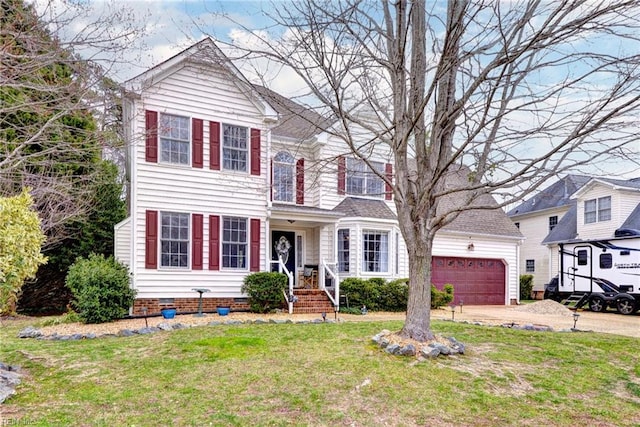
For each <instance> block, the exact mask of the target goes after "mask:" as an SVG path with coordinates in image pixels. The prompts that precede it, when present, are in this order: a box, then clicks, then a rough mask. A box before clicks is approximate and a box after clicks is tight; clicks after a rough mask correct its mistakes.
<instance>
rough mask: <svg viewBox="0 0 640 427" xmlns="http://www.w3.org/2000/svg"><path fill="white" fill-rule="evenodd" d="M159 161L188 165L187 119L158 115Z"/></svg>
mask: <svg viewBox="0 0 640 427" xmlns="http://www.w3.org/2000/svg"><path fill="white" fill-rule="evenodd" d="M158 135H159V137H160V161H162V162H166V163H174V164H179V165H188V164H189V151H190V150H189V147H190V145H191V134H190V130H189V118H188V117H182V116H175V115H172V114H160V126H159V129H158Z"/></svg>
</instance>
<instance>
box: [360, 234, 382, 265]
mask: <svg viewBox="0 0 640 427" xmlns="http://www.w3.org/2000/svg"><path fill="white" fill-rule="evenodd" d="M362 270H363V271H365V272H367V273H386V272H388V271H389V233H387V232H386V231H363V232H362Z"/></svg>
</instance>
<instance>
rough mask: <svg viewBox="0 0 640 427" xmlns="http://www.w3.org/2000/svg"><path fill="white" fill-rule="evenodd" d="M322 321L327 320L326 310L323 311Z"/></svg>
mask: <svg viewBox="0 0 640 427" xmlns="http://www.w3.org/2000/svg"><path fill="white" fill-rule="evenodd" d="M322 321H323V322H326V321H327V313H325V312H324V311H323V312H322Z"/></svg>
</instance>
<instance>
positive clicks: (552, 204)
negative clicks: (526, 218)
mask: <svg viewBox="0 0 640 427" xmlns="http://www.w3.org/2000/svg"><path fill="white" fill-rule="evenodd" d="M591 179H592V178H591V177H590V176H584V175H567V176H565V177H564V178H562V179H561V180H559V181H556V182H555V183H553V184H552V185H550V186H549V187H547V188H545V189H544V190H542V191H541V192H539V193H538V194H536V195H535V196H533V197H531V198H530V199H529V200H526V201H524V202H522V203H521V204H520V205H519V206H517V207H515V208H513V209H511V210H510V211H509V212H507V215H509V216H510V217H514V216H519V215H525V214H528V213H532V212H537V211H543V210H546V209H552V208H559V207H562V206H568V205H570V204H571V200H570V198H571V195H572V194H574V193H575V192H576V191H578V190H579V189H580V188H583V187H584V186H585V185H586V184H587V183H588V182H589V181H590V180H591Z"/></svg>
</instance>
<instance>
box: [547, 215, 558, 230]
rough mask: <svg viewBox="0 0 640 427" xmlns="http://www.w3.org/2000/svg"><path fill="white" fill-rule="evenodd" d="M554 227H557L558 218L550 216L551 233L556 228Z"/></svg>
mask: <svg viewBox="0 0 640 427" xmlns="http://www.w3.org/2000/svg"><path fill="white" fill-rule="evenodd" d="M556 225H558V217H557V216H555V215H554V216H550V217H549V231H552V230H553V229H554V228H556Z"/></svg>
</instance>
